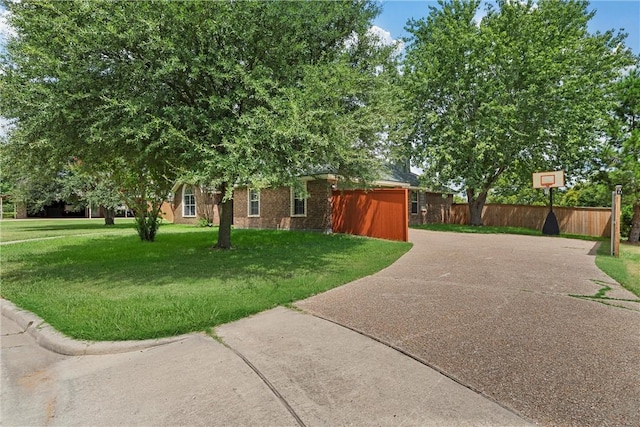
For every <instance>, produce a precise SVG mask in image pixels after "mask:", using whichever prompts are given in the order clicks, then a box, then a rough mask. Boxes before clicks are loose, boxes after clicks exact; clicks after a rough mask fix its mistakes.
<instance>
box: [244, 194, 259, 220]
mask: <svg viewBox="0 0 640 427" xmlns="http://www.w3.org/2000/svg"><path fill="white" fill-rule="evenodd" d="M247 198H248V203H247V216H254V217H255V216H260V191H259V190H252V189H250V190H249V191H248V192H247Z"/></svg>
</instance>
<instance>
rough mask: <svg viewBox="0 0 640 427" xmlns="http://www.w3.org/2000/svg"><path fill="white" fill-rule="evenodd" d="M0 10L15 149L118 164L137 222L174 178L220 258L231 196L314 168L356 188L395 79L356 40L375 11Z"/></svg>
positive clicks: (41, 6)
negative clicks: (214, 216)
mask: <svg viewBox="0 0 640 427" xmlns="http://www.w3.org/2000/svg"><path fill="white" fill-rule="evenodd" d="M5 7H7V9H9V11H10V23H11V24H12V26H13V27H14V29H15V31H16V35H17V36H16V37H15V38H14V39H12V40H11V41H10V43H9V45H8V47H7V55H6V56H5V57H4V58H3V74H2V75H1V76H0V81H2V87H1V89H2V91H3V99H9V98H11V99H12V101H11V102H1V103H0V104H1V105H2V110H1V111H0V112H1V113H2V114H3V115H5V116H7V117H11V118H16V119H17V121H16V126H17V127H18V128H19V129H20V132H22V134H23V138H21V139H22V140H23V141H25V144H26V145H25V148H26V149H30V150H31V149H35V150H40V151H42V152H49V151H50V152H52V153H53V154H52V155H51V156H52V157H55V158H58V157H59V158H60V159H65V158H68V157H69V156H78V157H80V158H81V159H82V160H83V162H85V163H94V162H96V163H97V162H102V161H104V159H108V160H110V161H111V160H113V161H117V162H118V163H119V164H121V165H123V167H122V168H121V171H124V172H128V173H123V174H122V176H121V177H120V181H121V182H122V184H123V185H124V186H126V187H127V188H129V189H130V193H131V194H135V195H137V196H138V199H139V200H138V202H139V203H138V205H139V206H140V207H142V206H147V205H149V206H152V209H151V212H152V214H153V213H154V212H159V204H158V202H159V201H161V198H162V197H164V196H165V195H166V194H167V193H168V191H169V190H170V188H171V186H172V185H173V183H174V182H175V180H176V179H179V178H180V177H181V176H187V177H188V178H189V180H196V181H200V182H202V183H203V184H205V185H206V186H215V187H217V188H218V190H220V191H222V192H223V194H224V195H225V197H224V198H223V201H222V203H221V204H220V210H221V215H220V216H221V224H220V231H219V235H218V236H219V237H218V243H217V246H218V247H220V248H229V247H230V246H231V222H232V214H233V212H232V209H231V198H232V195H233V187H234V185H236V184H238V183H242V184H250V185H254V186H262V185H272V184H276V183H278V184H284V183H294V182H295V181H296V176H297V175H298V174H300V173H302V172H305V171H307V170H313V169H315V168H319V167H322V168H325V169H326V168H332V169H334V170H336V171H337V172H338V173H342V174H344V175H345V176H355V177H361V178H367V177H368V175H369V174H370V173H371V172H372V170H373V169H374V166H375V165H376V163H377V161H376V159H377V158H378V157H379V156H378V154H379V153H378V146H377V142H378V141H379V139H380V133H381V132H382V131H384V124H385V123H386V122H387V117H386V116H387V114H388V111H389V109H387V108H385V103H386V102H387V101H388V100H389V96H388V93H387V92H388V91H389V90H391V89H390V85H389V83H388V81H389V80H388V79H387V77H386V76H387V74H388V73H393V72H395V67H393V66H391V64H390V54H391V53H392V51H393V48H391V47H384V46H382V45H381V44H380V43H379V42H378V41H377V40H376V39H375V37H373V36H372V34H371V33H370V32H368V29H369V28H370V26H371V21H372V19H373V18H374V17H375V15H376V13H377V12H378V9H377V6H376V5H375V3H374V2H370V1H360V0H349V1H338V2H261V1H241V2H236V1H226V2H222V1H221V2H208V1H191V2H154V1H149V2H120V1H108V2H106V1H105V2H95V1H86V2H82V1H78V2H56V1H38V2H32V1H22V2H6V3H5ZM38 146H39V147H40V148H38ZM132 207H133V206H132ZM149 220H150V221H152V220H153V215H150V217H149Z"/></svg>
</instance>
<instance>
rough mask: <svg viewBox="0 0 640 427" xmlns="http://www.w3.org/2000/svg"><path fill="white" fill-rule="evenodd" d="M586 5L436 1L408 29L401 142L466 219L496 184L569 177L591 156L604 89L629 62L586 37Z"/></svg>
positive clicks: (618, 46)
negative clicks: (463, 206) (535, 176)
mask: <svg viewBox="0 0 640 427" xmlns="http://www.w3.org/2000/svg"><path fill="white" fill-rule="evenodd" d="M587 6H588V2H587V1H579V0H578V1H568V0H567V1H564V0H540V1H537V2H534V1H532V0H529V1H526V2H518V1H508V0H498V1H497V2H496V6H495V7H492V6H488V10H487V15H486V16H485V17H484V18H483V19H482V20H481V22H480V23H477V22H476V21H475V20H474V19H475V17H476V16H477V13H478V9H479V7H480V1H479V0H470V1H463V0H451V1H446V2H445V1H440V8H433V7H432V8H431V11H430V14H429V15H428V17H427V18H426V19H421V20H418V21H410V23H409V26H408V29H409V31H410V33H411V34H412V38H411V44H410V45H409V46H408V48H407V54H406V60H405V67H404V78H403V86H404V98H405V100H406V106H407V108H406V109H407V111H408V112H409V113H410V116H409V118H408V120H407V129H406V130H405V132H406V135H408V137H407V139H406V141H407V144H408V145H410V148H411V149H412V151H413V152H414V161H416V162H417V163H418V166H421V167H423V169H424V171H425V176H426V177H427V178H431V179H432V180H434V181H435V182H436V183H438V184H441V185H449V186H451V187H454V188H463V189H464V190H465V192H466V194H467V199H468V202H469V210H470V221H471V224H473V225H481V224H482V217H481V215H482V208H483V206H484V204H485V201H486V198H487V194H488V192H489V190H490V189H491V188H492V187H493V186H494V185H495V183H496V181H497V180H498V179H499V178H500V177H503V176H504V177H506V178H507V179H508V180H509V181H510V182H514V183H515V182H517V183H519V184H521V185H531V182H530V180H531V173H532V172H535V171H541V170H559V169H562V170H565V171H566V172H567V173H568V175H569V176H575V174H576V172H580V170H581V169H582V168H583V167H584V165H585V163H586V162H587V161H588V160H589V159H590V158H592V157H593V151H592V146H593V144H596V143H597V141H598V138H597V137H598V135H600V132H601V131H602V130H603V129H604V128H605V123H606V120H607V114H608V112H609V111H611V109H612V108H611V107H612V101H613V97H612V83H613V82H614V81H615V80H616V79H618V78H619V77H620V75H621V71H622V69H623V68H624V67H625V66H627V65H629V64H630V63H631V62H632V55H631V53H630V51H629V50H628V49H626V48H625V47H624V44H623V43H622V42H623V40H624V35H622V34H618V35H614V34H613V33H612V32H607V33H604V34H595V35H591V34H589V33H588V31H587V22H588V21H589V20H590V19H591V18H592V17H593V13H589V12H588V11H587Z"/></svg>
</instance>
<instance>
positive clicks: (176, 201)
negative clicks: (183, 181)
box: [161, 185, 220, 225]
mask: <svg viewBox="0 0 640 427" xmlns="http://www.w3.org/2000/svg"><path fill="white" fill-rule="evenodd" d="M184 188H185V187H184V185H181V186H180V187H178V189H176V191H175V192H174V195H173V201H171V202H164V203H163V205H162V209H161V211H162V217H163V218H164V219H165V220H167V221H169V222H173V223H174V224H197V223H198V222H199V221H200V220H201V219H202V218H207V219H208V220H209V221H210V222H212V223H213V224H214V225H219V224H220V215H219V214H218V205H217V203H218V198H219V197H220V195H219V194H218V193H215V194H214V195H213V196H212V195H211V193H206V192H203V191H202V190H201V189H200V187H198V186H195V185H194V186H192V189H193V192H194V195H195V199H196V216H194V217H190V216H186V217H185V216H184V215H183V209H182V208H183V195H184V194H183V192H184Z"/></svg>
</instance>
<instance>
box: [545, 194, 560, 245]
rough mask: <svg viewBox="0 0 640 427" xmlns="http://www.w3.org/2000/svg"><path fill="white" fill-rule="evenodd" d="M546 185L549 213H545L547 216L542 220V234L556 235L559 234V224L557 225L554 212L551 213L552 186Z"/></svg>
mask: <svg viewBox="0 0 640 427" xmlns="http://www.w3.org/2000/svg"><path fill="white" fill-rule="evenodd" d="M546 187H547V189H548V190H549V213H548V214H547V218H546V219H545V220H544V225H543V226H542V234H545V235H547V236H557V235H559V234H560V226H559V225H558V219H557V218H556V214H555V213H553V187H551V186H550V185H547V186H546Z"/></svg>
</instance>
